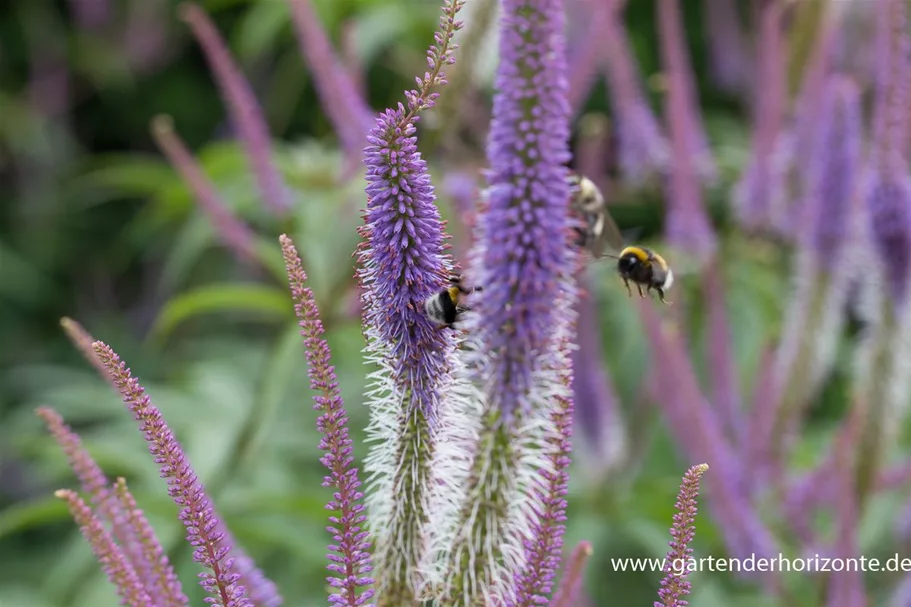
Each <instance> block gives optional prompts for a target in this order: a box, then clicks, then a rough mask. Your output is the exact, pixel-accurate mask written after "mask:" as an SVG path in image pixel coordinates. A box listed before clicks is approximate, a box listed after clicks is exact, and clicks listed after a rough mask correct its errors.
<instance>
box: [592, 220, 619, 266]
mask: <svg viewBox="0 0 911 607" xmlns="http://www.w3.org/2000/svg"><path fill="white" fill-rule="evenodd" d="M606 247H607V248H610V249H613V250H614V251H615V252H617V253H619V252H620V251H621V250H623V234H622V233H620V228H619V227H617V222H616V221H614V218H613V216H612V215H611V214H610V209H605V210H604V228H603V229H602V230H601V237H600V238H598V240H597V242H595V244H594V246H593V249H592V252H594V253H595V258H598V257H601V256H602V255H603V254H604V249H605V248H606Z"/></svg>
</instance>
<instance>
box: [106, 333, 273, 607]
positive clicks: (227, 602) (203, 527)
mask: <svg viewBox="0 0 911 607" xmlns="http://www.w3.org/2000/svg"><path fill="white" fill-rule="evenodd" d="M93 347H94V349H95V354H96V355H97V356H98V359H99V360H100V361H101V363H102V364H103V365H104V366H105V368H106V369H107V371H108V373H110V374H111V377H112V378H113V380H114V384H115V385H116V386H117V388H118V389H119V390H120V393H121V394H122V395H123V399H124V403H126V405H127V406H128V407H129V409H130V411H131V412H132V413H133V415H134V416H135V418H136V421H138V422H139V425H140V430H141V431H142V432H143V434H144V435H145V439H146V442H148V444H149V452H150V453H151V454H152V455H153V456H154V457H155V463H157V464H158V465H159V467H160V468H161V476H162V478H165V479H167V481H168V494H169V495H170V496H171V497H172V498H173V499H174V502H175V503H176V504H177V505H178V506H180V507H181V512H180V520H181V522H183V524H184V526H185V527H186V528H187V541H188V542H189V543H190V545H192V546H195V547H196V550H195V551H194V553H193V559H194V560H195V561H196V562H198V563H200V564H202V565H204V566H205V567H207V568H208V569H209V570H210V572H205V573H201V574H200V577H201V578H202V581H201V582H200V585H201V586H202V587H203V588H204V589H205V590H206V591H207V592H208V593H209V594H211V595H212V598H213V599H214V602H212V603H211V604H212V605H213V607H214V606H218V607H255V605H254V603H253V602H252V601H251V600H250V599H249V598H248V595H247V591H246V590H245V588H244V587H243V586H240V585H238V583H237V582H238V581H239V579H240V574H239V573H237V570H236V567H235V560H236V559H235V558H233V557H230V556H229V554H228V553H229V552H230V551H231V547H230V546H228V545H227V542H226V541H225V534H224V533H223V532H222V531H221V530H220V529H219V521H218V520H217V518H216V517H215V514H214V512H213V510H212V507H211V505H210V501H209V499H208V497H206V495H205V492H204V489H203V486H202V483H200V482H199V479H198V478H197V477H196V473H195V472H194V471H193V468H191V467H190V464H189V463H188V462H187V458H186V455H184V453H183V449H181V447H180V444H179V443H178V442H177V440H176V439H175V438H174V434H173V433H172V432H171V429H170V428H168V426H167V424H165V421H164V419H163V418H162V416H161V412H160V411H159V410H158V408H157V407H155V406H154V405H153V404H152V401H151V399H150V398H149V397H148V395H146V393H145V390H144V389H143V387H142V386H140V385H139V382H138V381H136V380H135V379H134V378H133V376H132V375H131V374H130V370H129V369H128V368H127V367H126V365H125V364H124V363H122V362H121V361H120V357H119V356H117V354H116V353H115V352H114V351H113V350H112V349H111V348H110V346H108V345H107V344H104V343H102V342H100V341H96V342H95V343H94V344H93Z"/></svg>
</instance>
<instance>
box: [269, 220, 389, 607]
mask: <svg viewBox="0 0 911 607" xmlns="http://www.w3.org/2000/svg"><path fill="white" fill-rule="evenodd" d="M281 245H282V255H283V256H284V258H285V268H286V269H287V271H288V282H289V283H290V287H291V297H292V299H293V300H294V311H295V313H296V314H297V317H298V319H299V321H300V326H301V335H302V336H303V337H304V346H305V347H306V349H307V365H308V370H307V372H308V375H309V376H310V388H311V389H312V390H314V391H315V392H316V396H314V397H313V400H314V401H315V402H316V405H314V409H316V410H317V411H319V412H320V413H321V414H322V415H320V417H319V419H318V420H317V422H316V425H317V427H318V428H319V430H320V432H321V433H322V434H323V438H322V439H321V440H320V449H322V450H323V451H324V452H325V453H326V455H325V456H323V458H322V459H320V462H321V463H322V464H323V465H324V466H326V468H328V470H329V476H327V477H325V479H324V480H323V486H324V487H333V488H334V489H335V490H336V493H334V494H333V497H332V500H331V501H330V502H329V504H328V505H327V506H326V508H327V509H329V510H333V511H335V512H337V513H338V514H335V515H333V516H332V517H331V518H330V519H329V520H330V522H332V524H333V525H334V527H330V528H329V529H330V532H331V533H332V536H333V539H334V540H335V541H336V542H338V544H337V545H332V546H330V547H329V550H330V552H332V553H333V554H330V555H329V560H330V564H329V567H328V568H329V571H332V572H333V573H335V574H337V575H332V576H330V577H329V578H328V582H329V585H330V586H332V587H333V588H337V589H338V592H337V593H335V594H332V595H330V597H329V601H330V602H331V603H332V604H333V605H345V606H348V607H358V606H360V605H364V604H365V603H366V602H367V601H368V600H370V598H371V597H372V596H373V594H374V592H373V590H372V589H367V590H362V588H363V587H364V586H369V585H371V584H373V580H372V579H370V578H368V577H366V576H367V574H368V573H370V569H371V567H370V552H369V550H370V542H369V540H368V534H367V532H365V531H362V530H361V525H362V524H363V523H364V521H365V520H366V518H367V517H366V516H364V514H363V512H364V506H363V505H362V504H361V503H360V501H361V498H363V494H362V493H361V492H360V491H358V488H359V487H360V485H361V482H360V480H358V475H357V468H352V467H351V464H352V463H353V461H354V457H353V456H352V455H351V453H352V450H351V439H350V438H349V437H348V415H347V413H346V412H345V403H344V402H343V401H342V397H341V394H340V393H339V388H338V380H337V379H336V377H335V369H334V368H333V367H332V365H331V364H330V357H331V354H330V352H329V344H327V343H326V340H325V339H324V338H323V333H324V331H323V323H322V321H321V320H320V316H319V310H318V309H317V307H316V300H315V299H314V297H313V291H311V290H310V288H309V287H307V286H306V283H307V274H306V273H305V272H304V269H303V267H302V266H301V261H300V258H299V257H298V255H297V250H296V249H295V248H294V244H293V243H292V242H291V239H290V238H288V237H287V236H285V235H282V236H281Z"/></svg>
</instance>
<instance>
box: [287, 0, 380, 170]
mask: <svg viewBox="0 0 911 607" xmlns="http://www.w3.org/2000/svg"><path fill="white" fill-rule="evenodd" d="M286 1H287V3H288V6H289V7H290V9H291V22H292V24H293V25H294V29H295V31H296V32H297V40H298V43H299V44H300V50H301V56H302V57H303V58H304V61H306V63H307V65H308V66H309V67H310V72H311V73H312V75H313V81H314V83H315V85H316V88H317V91H318V92H319V96H320V101H321V102H322V107H323V111H325V112H326V114H327V115H328V116H329V119H330V120H331V121H332V125H333V126H334V127H335V132H336V134H337V135H338V138H339V140H340V142H341V145H342V148H343V149H344V150H345V151H346V152H347V153H348V154H350V155H353V156H357V157H359V156H360V151H361V149H362V148H363V147H364V144H365V136H366V135H367V132H368V131H369V130H370V128H371V126H372V124H373V120H372V119H371V116H372V114H373V112H372V110H371V109H370V106H369V105H368V104H367V101H366V99H364V98H363V97H362V96H361V95H359V94H358V88H357V85H356V84H355V82H354V80H353V79H352V75H351V74H350V73H348V72H347V71H346V70H345V68H344V66H343V64H342V62H341V61H340V60H339V58H338V57H337V56H336V54H335V52H334V50H333V49H332V44H331V42H330V41H329V37H328V36H327V35H326V31H325V29H323V26H322V25H321V24H320V22H319V19H318V18H317V15H316V11H315V9H314V8H313V4H312V3H311V2H310V0H286Z"/></svg>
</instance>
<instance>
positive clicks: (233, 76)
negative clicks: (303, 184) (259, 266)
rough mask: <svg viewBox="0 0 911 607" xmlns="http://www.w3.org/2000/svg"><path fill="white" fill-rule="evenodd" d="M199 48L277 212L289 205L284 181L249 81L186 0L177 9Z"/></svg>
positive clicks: (262, 189) (205, 17)
mask: <svg viewBox="0 0 911 607" xmlns="http://www.w3.org/2000/svg"><path fill="white" fill-rule="evenodd" d="M178 14H179V15H180V18H181V19H183V20H184V21H186V22H187V23H188V24H189V25H190V28H191V29H192V30H193V34H194V35H195V36H196V39H197V40H198V41H199V44H200V46H201V47H202V50H203V54H204V55H205V57H206V60H207V61H208V62H209V67H210V68H211V70H212V74H213V75H214V76H215V80H216V82H217V83H218V87H219V88H220V89H221V91H222V95H223V97H224V99H225V101H226V103H227V106H228V111H229V113H230V115H231V122H232V123H233V124H234V128H236V129H237V130H238V132H239V133H240V138H241V143H242V144H243V147H244V151H245V152H246V153H247V160H248V161H249V162H250V165H251V167H252V168H253V174H254V175H255V176H256V181H257V183H258V185H259V189H260V194H261V195H262V197H263V202H264V203H265V204H266V206H267V207H269V209H270V210H271V211H272V212H274V213H277V214H279V215H283V214H285V213H287V211H288V209H289V208H290V206H291V201H290V199H289V196H288V190H287V189H286V188H285V183H284V180H283V179H282V177H281V175H279V173H278V170H277V169H276V168H275V165H274V164H273V163H272V158H271V157H272V148H271V137H270V135H269V125H268V124H266V118H265V116H263V111H262V108H261V107H260V105H259V103H258V102H257V101H256V96H255V95H254V94H253V90H252V89H251V87H250V83H249V82H247V80H246V79H245V78H244V76H243V73H242V72H241V70H240V66H238V65H237V63H235V61H234V59H233V58H232V57H231V53H230V52H229V51H228V47H227V46H226V45H225V42H224V40H222V38H221V36H220V35H219V33H218V30H217V29H216V27H215V24H214V23H212V20H211V19H210V18H209V15H207V14H206V12H205V11H204V10H203V9H202V8H200V7H199V6H198V5H196V4H194V3H192V2H187V3H184V4H181V5H180V7H179V8H178Z"/></svg>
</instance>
